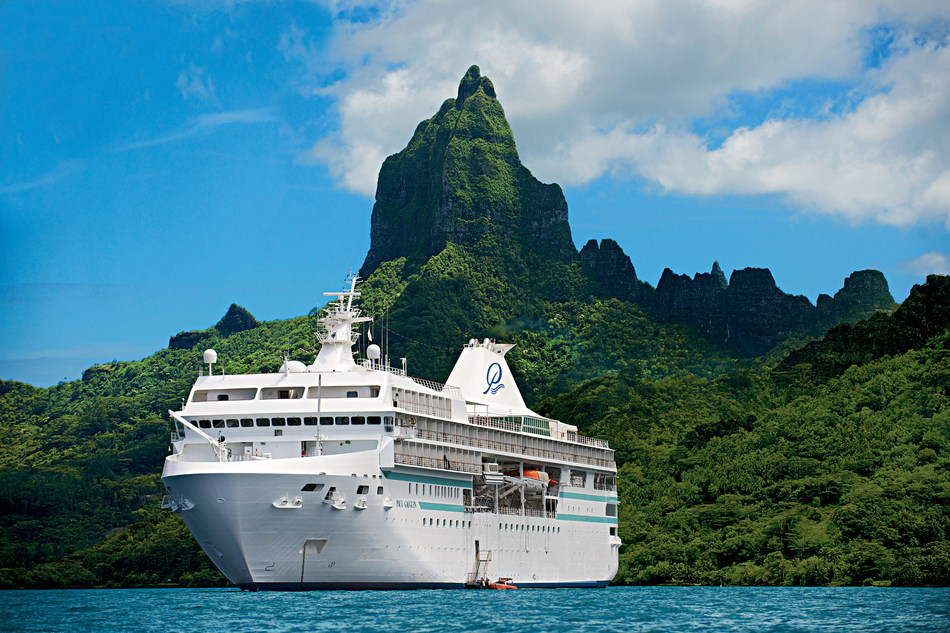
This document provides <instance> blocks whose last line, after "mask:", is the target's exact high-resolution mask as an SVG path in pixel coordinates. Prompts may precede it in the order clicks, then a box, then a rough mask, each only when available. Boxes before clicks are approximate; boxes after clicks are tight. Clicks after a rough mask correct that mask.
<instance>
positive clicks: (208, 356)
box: [204, 349, 218, 364]
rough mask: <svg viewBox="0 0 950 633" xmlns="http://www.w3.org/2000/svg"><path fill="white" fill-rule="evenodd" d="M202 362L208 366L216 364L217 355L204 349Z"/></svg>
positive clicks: (210, 350) (211, 350)
mask: <svg viewBox="0 0 950 633" xmlns="http://www.w3.org/2000/svg"><path fill="white" fill-rule="evenodd" d="M204 362H206V363H208V364H211V363H216V362H218V353H217V352H216V351H214V350H213V349H206V350H205V353H204Z"/></svg>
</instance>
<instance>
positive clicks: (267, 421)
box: [257, 418, 270, 426]
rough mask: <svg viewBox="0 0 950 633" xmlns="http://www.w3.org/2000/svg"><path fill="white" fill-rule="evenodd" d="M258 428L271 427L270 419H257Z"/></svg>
mask: <svg viewBox="0 0 950 633" xmlns="http://www.w3.org/2000/svg"><path fill="white" fill-rule="evenodd" d="M257 426H270V418H257Z"/></svg>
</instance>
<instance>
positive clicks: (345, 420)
mask: <svg viewBox="0 0 950 633" xmlns="http://www.w3.org/2000/svg"><path fill="white" fill-rule="evenodd" d="M336 423H337V424H339V425H340V426H342V425H344V424H349V423H350V418H349V417H348V416H345V415H338V416H336Z"/></svg>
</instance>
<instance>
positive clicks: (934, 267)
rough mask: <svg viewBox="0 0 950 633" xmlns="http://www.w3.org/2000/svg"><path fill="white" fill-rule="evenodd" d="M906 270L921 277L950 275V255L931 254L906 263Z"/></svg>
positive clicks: (925, 254)
mask: <svg viewBox="0 0 950 633" xmlns="http://www.w3.org/2000/svg"><path fill="white" fill-rule="evenodd" d="M905 264H906V266H905V267H906V268H907V269H908V270H909V271H910V272H912V273H914V274H916V275H919V276H921V277H925V276H927V275H950V255H948V254H947V253H938V252H930V253H924V254H923V255H921V256H920V257H918V258H916V259H913V260H911V261H909V262H905Z"/></svg>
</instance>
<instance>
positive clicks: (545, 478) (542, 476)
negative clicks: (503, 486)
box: [505, 470, 557, 486]
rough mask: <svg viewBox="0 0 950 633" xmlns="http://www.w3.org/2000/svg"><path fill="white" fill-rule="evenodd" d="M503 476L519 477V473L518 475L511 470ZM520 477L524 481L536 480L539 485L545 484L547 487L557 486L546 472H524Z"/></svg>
mask: <svg viewBox="0 0 950 633" xmlns="http://www.w3.org/2000/svg"><path fill="white" fill-rule="evenodd" d="M505 474H506V475H508V476H509V477H518V476H519V473H518V471H517V470H512V471H509V472H507V473H505ZM522 476H523V477H524V478H525V479H534V480H537V481H538V482H540V483H542V484H546V485H547V486H556V485H557V482H556V481H555V480H553V479H551V476H550V475H549V474H547V473H546V472H544V471H543V470H526V471H524V475H522Z"/></svg>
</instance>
